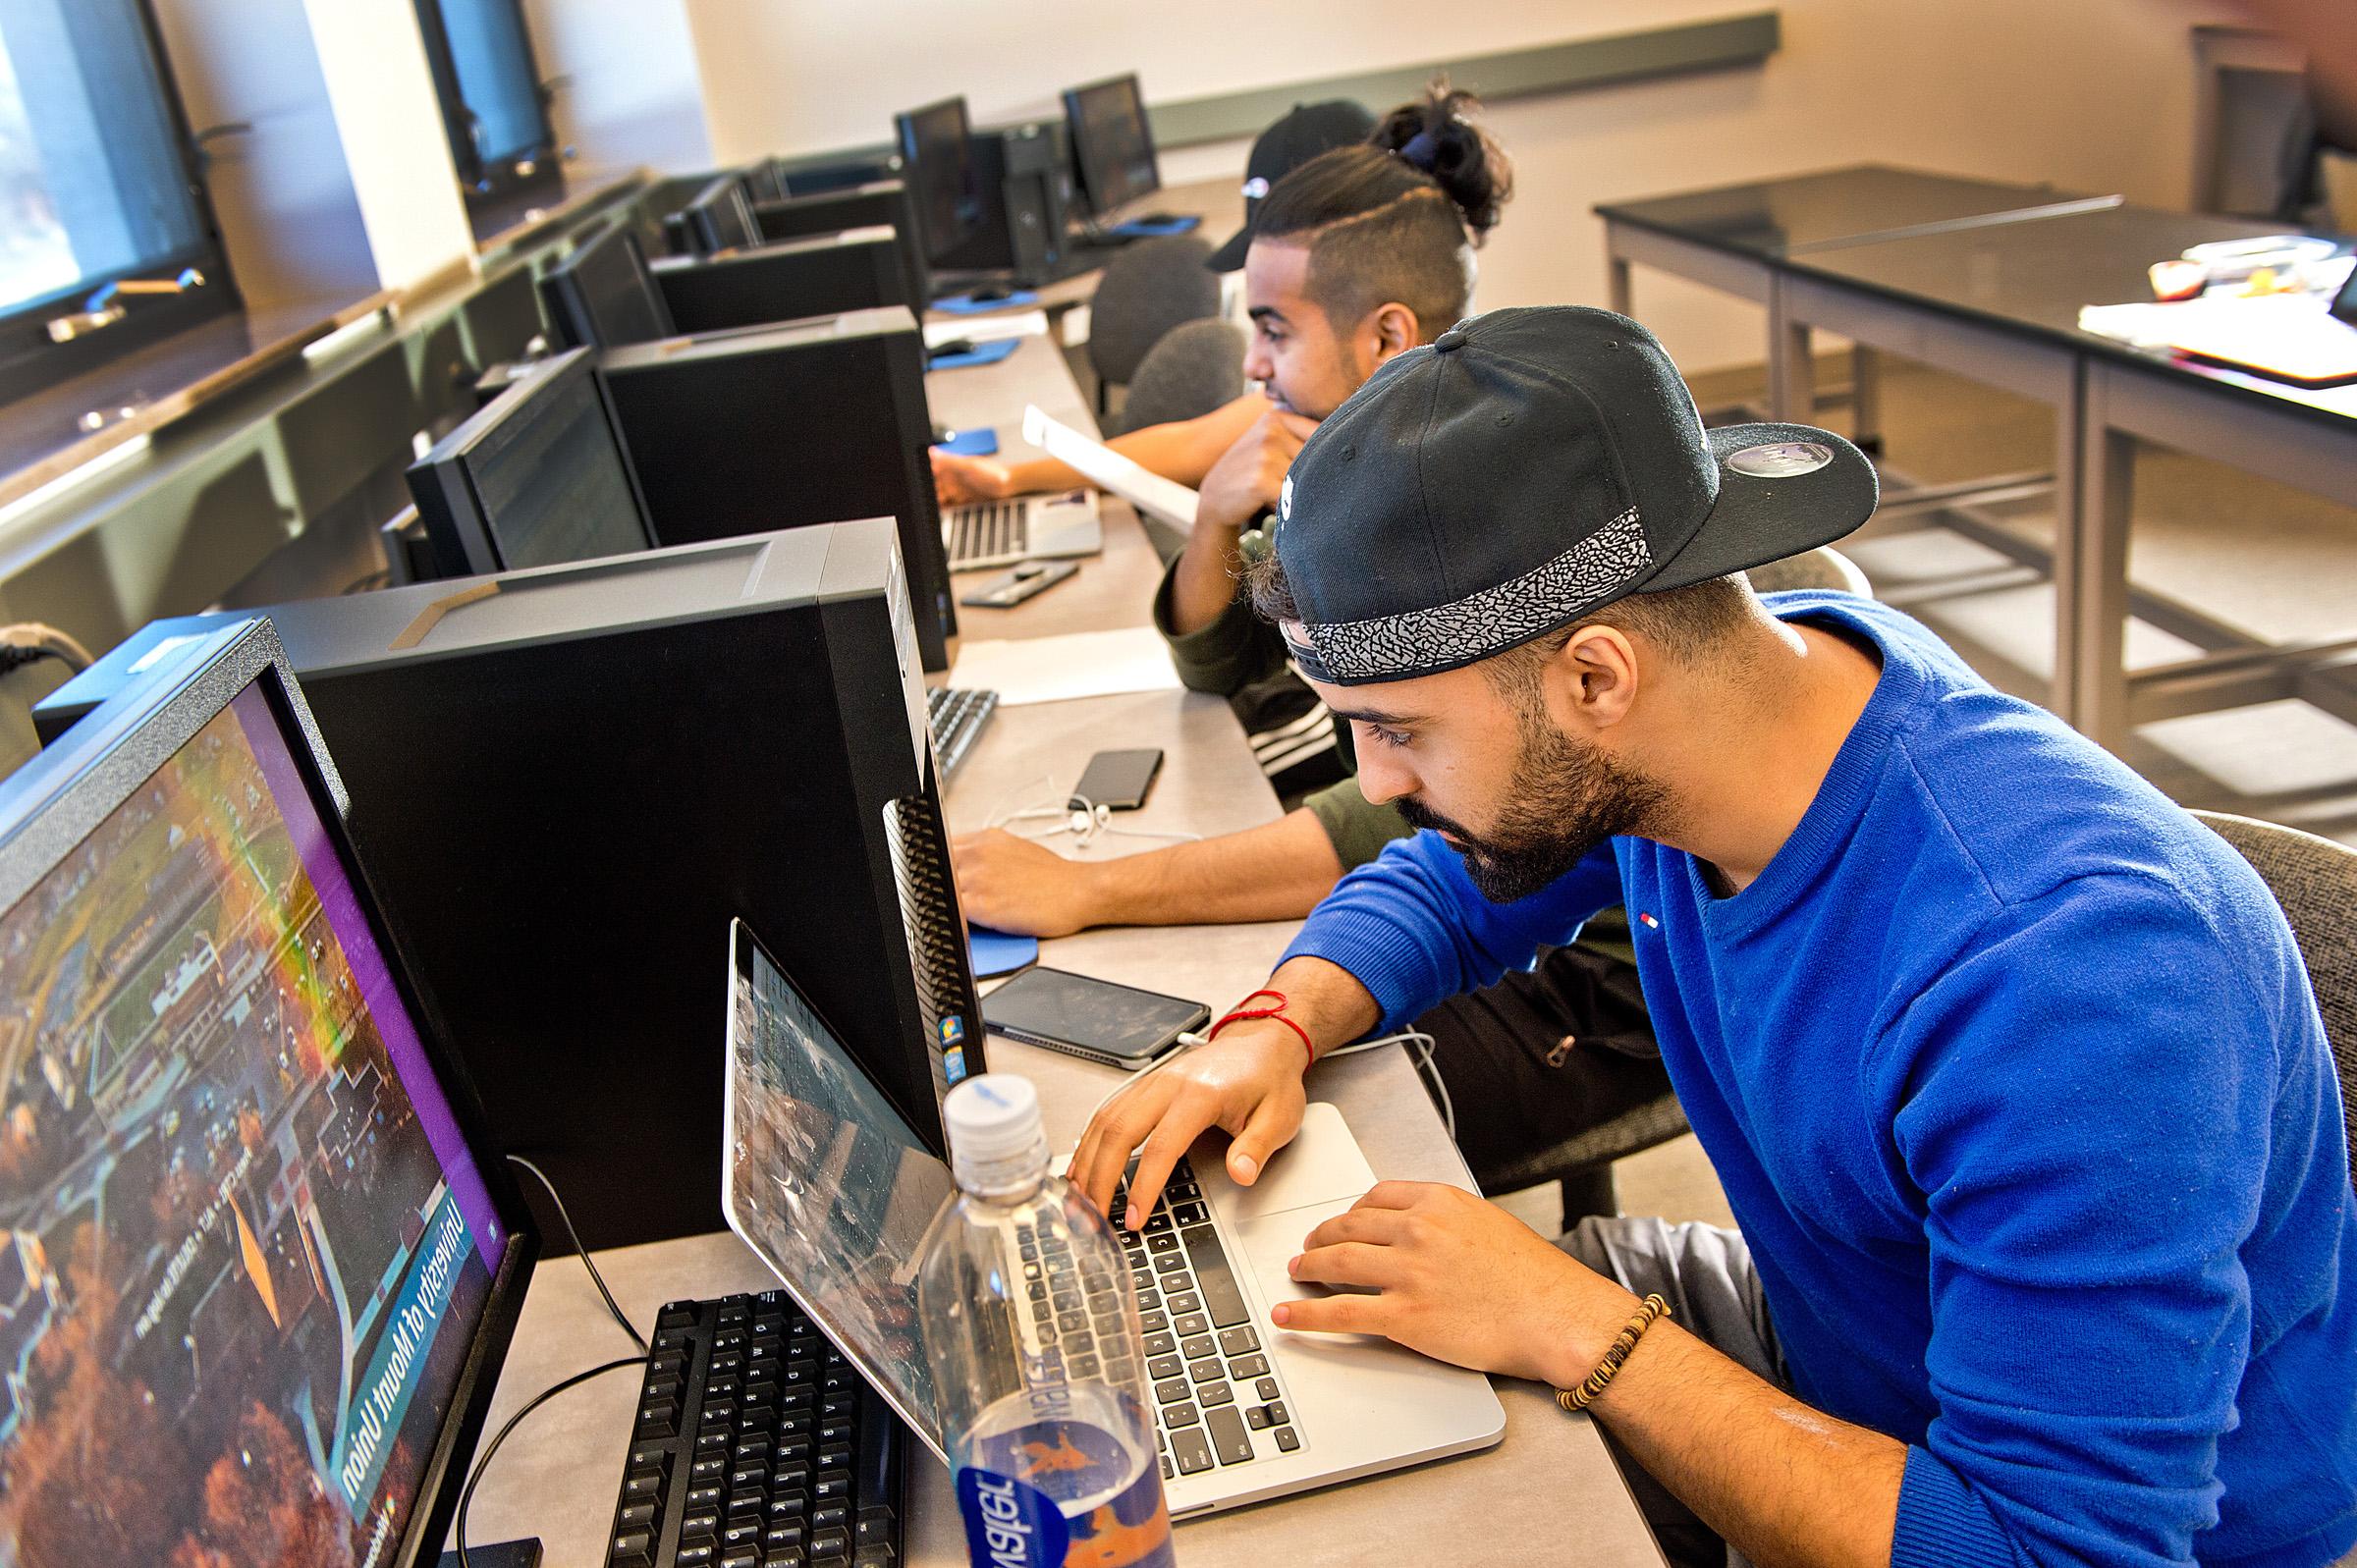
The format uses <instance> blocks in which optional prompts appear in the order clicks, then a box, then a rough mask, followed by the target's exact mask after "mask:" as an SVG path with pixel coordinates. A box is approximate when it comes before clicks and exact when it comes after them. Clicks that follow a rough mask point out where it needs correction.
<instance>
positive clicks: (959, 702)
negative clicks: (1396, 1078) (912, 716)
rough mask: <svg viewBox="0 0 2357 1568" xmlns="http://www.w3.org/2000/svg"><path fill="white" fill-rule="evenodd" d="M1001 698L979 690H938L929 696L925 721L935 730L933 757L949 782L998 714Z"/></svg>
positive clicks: (976, 688)
mask: <svg viewBox="0 0 2357 1568" xmlns="http://www.w3.org/2000/svg"><path fill="white" fill-rule="evenodd" d="M998 707H999V694H998V693H997V692H995V691H985V690H982V689H980V688H978V687H964V686H958V687H952V686H934V687H931V688H930V689H928V690H927V691H926V692H925V717H926V718H927V719H928V720H930V721H931V723H932V728H933V757H934V760H935V761H936V762H938V763H939V764H940V765H941V776H942V778H943V779H945V780H946V779H948V778H949V777H950V776H951V775H952V774H954V773H956V772H957V771H958V765H959V763H961V762H963V761H964V760H965V754H966V753H967V752H968V751H970V750H972V749H973V744H974V737H975V736H977V735H979V734H981V732H982V726H983V725H984V724H986V723H988V722H989V719H990V716H991V715H992V714H994V713H996V712H997V711H998Z"/></svg>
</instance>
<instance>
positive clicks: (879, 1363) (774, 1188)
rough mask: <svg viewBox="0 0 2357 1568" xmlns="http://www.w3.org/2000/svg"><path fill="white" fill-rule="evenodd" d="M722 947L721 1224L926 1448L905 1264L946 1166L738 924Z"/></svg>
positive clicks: (923, 1392) (931, 1406)
mask: <svg viewBox="0 0 2357 1568" xmlns="http://www.w3.org/2000/svg"><path fill="white" fill-rule="evenodd" d="M731 942H732V947H733V949H734V957H733V971H732V975H731V985H732V992H731V996H730V1017H729V1051H730V1055H731V1060H730V1063H729V1080H728V1126H729V1151H728V1171H727V1175H726V1178H725V1179H726V1181H727V1183H728V1191H727V1192H726V1193H725V1194H724V1197H725V1200H726V1202H727V1205H728V1210H729V1216H730V1219H731V1221H732V1223H733V1224H734V1225H735V1226H736V1227H737V1229H738V1230H739V1232H740V1234H742V1235H743V1236H744V1237H745V1239H746V1240H747V1241H748V1242H750V1243H751V1244H752V1245H753V1247H754V1249H755V1250H756V1251H757V1252H760V1253H761V1254H762V1255H763V1256H764V1258H765V1259H766V1260H767V1261H768V1262H769V1263H770V1264H771V1265H772V1267H773V1268H775V1269H776V1270H777V1271H778V1272H779V1273H780V1275H781V1276H782V1277H784V1278H785V1279H786V1281H787V1282H788V1284H790V1285H791V1286H792V1287H793V1289H794V1294H795V1299H796V1300H797V1301H799V1302H800V1303H801V1305H802V1307H803V1309H804V1310H805V1311H807V1312H808V1313H809V1314H810V1316H811V1317H812V1318H813V1319H815V1320H817V1322H818V1324H819V1325H820V1326H821V1327H822V1328H824V1329H825V1330H826V1331H827V1333H828V1334H829V1335H830V1336H831V1337H833V1338H834V1339H835V1340H836V1341H837V1342H838V1343H840V1344H841V1345H842V1346H843V1347H844V1349H845V1351H846V1352H847V1353H848V1354H850V1355H851V1356H852V1357H853V1358H854V1359H855V1360H856V1361H858V1362H859V1363H860V1369H861V1370H862V1371H863V1372H865V1373H866V1374H867V1375H868V1377H869V1379H871V1380H873V1381H874V1382H875V1383H876V1385H877V1388H878V1390H879V1391H880V1392H882V1393H883V1394H884V1395H885V1396H886V1397H887V1398H888V1399H889V1400H890V1401H891V1402H892V1404H893V1405H894V1406H895V1407H896V1408H897V1409H898V1410H899V1411H900V1412H901V1414H902V1415H903V1416H904V1417H905V1418H906V1419H907V1420H908V1421H909V1422H910V1423H911V1424H912V1425H914V1426H916V1427H917V1428H918V1429H919V1431H920V1433H923V1434H924V1435H926V1436H927V1437H929V1438H930V1439H931V1440H932V1441H933V1443H934V1445H935V1446H936V1447H938V1446H939V1445H940V1440H941V1419H940V1414H939V1411H940V1406H939V1405H938V1404H937V1403H936V1401H935V1399H934V1397H933V1384H932V1379H931V1377H930V1376H929V1375H928V1373H927V1371H926V1366H925V1353H924V1347H923V1345H922V1343H921V1342H920V1341H919V1339H918V1337H917V1326H916V1274H915V1267H916V1256H917V1247H918V1244H919V1243H920V1242H922V1240H923V1239H924V1235H925V1231H926V1229H927V1228H928V1227H929V1226H930V1225H931V1224H932V1223H933V1217H934V1216H935V1215H936V1214H938V1213H939V1212H940V1210H941V1206H942V1203H943V1201H944V1200H946V1199H947V1198H948V1197H949V1196H950V1193H951V1191H952V1182H951V1180H950V1171H949V1167H948V1166H947V1165H945V1164H943V1163H942V1162H941V1161H940V1160H938V1159H936V1158H935V1157H934V1156H933V1155H932V1154H931V1153H930V1152H928V1151H927V1150H926V1149H925V1148H924V1146H923V1145H921V1144H920V1143H918V1142H917V1139H916V1135H915V1133H913V1132H911V1131H910V1130H909V1128H908V1123H907V1122H906V1121H905V1120H904V1119H903V1117H902V1116H901V1114H900V1112H899V1111H897V1110H895V1109H894V1108H892V1103H891V1102H890V1101H888V1100H886V1099H885V1098H884V1094H883V1091H881V1090H879V1089H878V1088H877V1087H876V1086H875V1084H874V1082H873V1081H871V1080H870V1079H869V1078H868V1076H867V1074H866V1073H865V1072H863V1071H862V1070H861V1069H860V1067H859V1065H858V1063H857V1062H855V1061H854V1060H852V1059H851V1055H850V1051H849V1050H848V1049H847V1048H846V1047H845V1046H844V1044H843V1042H842V1040H841V1039H840V1038H838V1037H837V1035H836V1034H835V1032H834V1031H833V1030H831V1029H829V1028H828V1027H827V1025H826V1023H825V1021H824V1020H823V1019H821V1018H820V1017H819V1016H818V1014H817V1012H816V1011H815V1010H813V1009H812V1007H811V1006H810V1003H809V1002H808V1000H805V999H804V998H803V997H802V995H801V993H800V992H798V991H796V990H795V987H794V983H793V982H792V981H790V980H788V979H787V978H786V976H785V974H784V973H783V972H782V971H781V970H780V969H779V968H778V966H777V964H776V963H775V961H773V960H772V959H771V958H770V956H769V954H768V953H767V952H766V951H764V950H763V949H762V947H761V945H760V944H759V943H758V942H756V941H753V940H752V939H751V937H750V936H749V934H748V933H747V932H746V930H745V928H744V927H743V925H741V924H739V925H737V926H736V927H735V928H734V929H733V931H732V933H731Z"/></svg>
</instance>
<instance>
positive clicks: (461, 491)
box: [401, 349, 654, 581]
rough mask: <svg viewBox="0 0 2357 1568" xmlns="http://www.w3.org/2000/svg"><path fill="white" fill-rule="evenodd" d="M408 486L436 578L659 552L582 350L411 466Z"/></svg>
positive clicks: (519, 384) (541, 366)
mask: <svg viewBox="0 0 2357 1568" xmlns="http://www.w3.org/2000/svg"><path fill="white" fill-rule="evenodd" d="M409 482H410V494H411V496H412V497H414V498H415V500H416V503H417V514H418V516H419V519H420V520H421V521H422V523H423V524H424V527H425V532H426V537H427V539H428V540H429V541H430V543H431V547H432V553H433V562H434V568H435V570H434V571H433V573H432V575H434V576H439V577H460V576H467V575H471V574H476V573H481V572H487V571H505V570H508V569H511V568H518V567H546V566H555V565H558V564H560V563H563V562H568V561H590V560H594V559H596V558H597V557H600V556H614V555H624V554H628V553H630V552H631V551H636V550H644V549H646V548H647V547H648V546H650V545H651V544H653V543H654V536H653V534H652V533H651V532H650V531H649V530H648V528H647V524H646V505H645V503H644V501H642V500H641V499H640V497H639V494H638V480H637V476H636V475H635V474H634V473H632V472H631V471H630V456H629V454H628V452H627V451H626V450H625V449H624V446H623V442H622V434H621V431H620V429H619V428H618V426H617V424H616V422H615V418H614V410H613V408H612V407H611V406H609V405H608V404H607V402H606V395H605V388H604V385H603V383H601V382H600V381H599V380H598V378H597V376H596V374H595V372H594V371H593V370H592V369H591V367H590V351H588V350H585V349H574V350H569V351H566V352H564V353H562V354H558V355H556V356H555V357H553V358H549V359H544V360H541V361H539V362H538V363H536V364H534V365H532V366H530V367H529V368H528V369H527V370H525V371H524V372H523V374H522V375H521V376H520V377H519V378H518V379H517V381H516V382H515V384H514V385H512V386H510V387H509V388H508V390H507V391H505V392H503V393H501V394H500V395H499V396H498V397H497V398H495V399H493V400H492V402H491V403H490V404H489V405H488V406H486V407H484V408H483V409H482V410H481V411H480V412H478V413H476V414H475V415H474V416H473V417H472V418H470V419H468V420H467V421H466V423H465V424H463V425H461V426H459V428H458V429H456V430H454V431H452V432H451V433H450V434H449V435H447V436H445V437H443V438H442V440H441V441H439V442H437V443H436V444H435V445H434V448H433V450H432V451H430V452H428V453H427V454H426V455H425V456H424V457H423V458H420V459H419V460H417V461H416V462H415V463H414V464H412V465H411V468H410V470H409ZM401 580H403V581H410V580H415V579H411V578H406V577H405V578H402V579H401Z"/></svg>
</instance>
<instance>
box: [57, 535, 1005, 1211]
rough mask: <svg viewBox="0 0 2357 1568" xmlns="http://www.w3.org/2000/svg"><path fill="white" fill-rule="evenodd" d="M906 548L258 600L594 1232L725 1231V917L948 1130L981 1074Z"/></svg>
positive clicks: (426, 968) (421, 933)
mask: <svg viewBox="0 0 2357 1568" xmlns="http://www.w3.org/2000/svg"><path fill="white" fill-rule="evenodd" d="M893 540H894V531H893V529H892V528H891V527H890V525H889V524H887V523H885V522H884V521H883V520H882V519H870V520H868V521H865V522H854V523H846V524H842V525H839V526H836V527H831V528H809V529H798V530H795V531H794V532H790V533H784V534H775V535H770V536H767V537H764V538H751V539H733V540H728V541H724V542H721V543H717V544H708V545H703V546H699V547H691V548H687V549H682V550H669V551H656V552H651V553H649V554H646V555H641V556H636V557H629V558H624V559H620V560H612V561H602V562H594V563H589V564H586V565H583V566H577V567H558V568H545V569H543V570H539V571H530V572H521V573H511V574H509V575H508V576H505V577H501V578H480V579H470V580H467V581H463V582H457V583H427V584H420V585H418V586H416V587H412V588H397V589H389V590H386V591H384V592H381V593H373V594H357V595H352V596H348V597H344V598H337V599H321V600H308V601H304V602H302V603H299V604H292V605H285V606H280V607H278V608H276V609H273V610H270V611H267V612H256V613H257V614H267V615H269V616H270V618H271V619H272V621H273V622H274V623H275V624H276V625H278V627H279V628H280V634H281V639H282V641H283V642H284V643H285V645H286V649H287V657H288V659H289V661H290V663H291V664H292V665H293V666H294V668H295V669H296V671H297V673H298V675H299V676H301V680H302V686H303V690H304V692H305V694H306V695H307V696H308V697H309V699H310V706H311V710H312V712H313V713H314V714H315V715H316V716H317V719H318V724H319V729H320V731H321V733H322V734H323V735H324V736H325V737H326V741H327V745H328V747H329V749H330V750H331V751H332V752H333V754H334V755H335V758H336V762H337V766H338V767H339V769H340V770H341V772H342V774H343V777H344V781H345V784H346V786H347V787H348V789H349V790H350V793H351V797H352V811H351V831H352V835H353V838H354V841H355V843H356V847H357V849H358V852H359V855H360V858H361V862H362V864H363V865H365V866H366V868H367V870H368V874H369V878H370V881H371V882H372V883H373V885H374V886H375V887H376V889H377V891H378V893H379V896H380V897H381V898H382V900H383V903H384V906H385V909H386V912H387V915H388V918H389V920H390V922H391V924H392V927H393V930H394V933H395V935H396V937H397V938H398V939H399V940H400V942H401V943H402V945H403V947H404V949H405V950H406V952H407V953H408V955H409V958H410V960H411V964H412V966H413V967H414V969H415V972H416V973H417V974H418V975H420V976H421V977H422V979H423V982H424V985H425V986H426V988H427V989H428V990H429V991H430V992H431V993H432V994H433V996H434V997H435V998H436V999H437V1000H439V1002H440V1004H441V1009H442V1012H443V1014H444V1015H445V1017H446V1018H447V1019H448V1021H449V1024H450V1026H451V1029H450V1033H451V1038H452V1039H453V1040H454V1041H455V1042H456V1043H457V1046H458V1050H459V1052H460V1054H461V1055H462V1056H463V1057H464V1058H465V1060H466V1067H467V1070H468V1072H469V1074H470V1075H471V1077H472V1078H473V1080H474V1083H475V1086H476V1088H477V1089H478V1090H479V1091H480V1093H481V1097H482V1101H483V1104H484V1107H485V1109H486V1113H487V1115H488V1118H489V1124H490V1129H491V1134H492V1136H493V1138H494V1139H495V1140H496V1141H497V1142H498V1143H499V1145H500V1146H501V1147H502V1148H503V1149H505V1150H507V1151H509V1152H512V1153H516V1154H521V1155H524V1156H525V1157H526V1158H529V1159H531V1160H533V1161H535V1162H538V1163H539V1164H541V1165H542V1166H543V1167H545V1168H546V1169H547V1170H548V1172H549V1174H550V1175H551V1176H552V1177H554V1178H555V1180H556V1184H557V1186H558V1188H559V1189H560V1190H562V1191H563V1192H564V1193H565V1195H566V1201H567V1205H568V1207H569V1208H570V1209H571V1210H572V1213H573V1217H574V1220H575V1221H576V1224H577V1225H578V1226H579V1228H580V1231H581V1238H582V1240H583V1242H584V1243H585V1244H586V1245H588V1246H589V1247H592V1248H596V1247H603V1246H617V1245H623V1244H626V1243H630V1242H638V1241H650V1240H655V1239H658V1238H661V1237H666V1236H679V1235H693V1234H699V1233H702V1232H705V1231H710V1230H717V1229H719V1228H721V1225H722V1216H721V1213H720V1201H719V1200H720V1171H721V1093H722V1089H721V1086H722V1064H723V1058H724V1054H725V1053H724V1049H723V1046H724V1034H725V1028H726V1021H727V1010H726V1008H727V989H726V986H725V984H724V981H725V974H726V956H727V946H728V926H729V921H730V920H731V919H733V918H742V919H743V920H745V921H746V922H747V923H748V924H750V925H751V926H752V928H753V929H754V930H756V931H758V932H760V933H761V934H762V937H763V940H764V942H765V943H766V944H767V945H768V946H769V947H770V948H771V950H772V951H774V952H775V953H776V954H777V956H778V958H779V959H780V961H781V962H783V963H784V964H785V965H786V966H787V967H788V968H789V969H790V970H791V971H792V972H793V974H794V975H795V978H796V979H797V980H798V981H800V982H801V983H802V984H803V985H804V986H805V988H806V989H807V990H808V991H809V992H810V995H811V997H812V1000H814V1001H816V1002H817V1003H818V1005H819V1006H820V1007H821V1008H822V1009H823V1010H824V1011H825V1014H826V1016H827V1017H828V1018H829V1019H831V1020H833V1021H834V1022H835V1024H836V1025H837V1027H838V1028H840V1029H842V1030H843V1031H844V1033H845V1035H846V1037H847V1038H848V1039H849V1040H850V1043H851V1045H852V1048H853V1049H854V1050H856V1051H858V1052H859V1053H860V1054H861V1057H862V1059H863V1060H865V1061H866V1062H867V1063H868V1064H869V1065H870V1066H871V1067H873V1068H874V1069H875V1071H876V1075H877V1077H878V1079H879V1080H880V1081H881V1082H882V1083H883V1084H884V1086H885V1087H886V1089H887V1090H888V1091H889V1092H890V1093H891V1094H892V1096H893V1099H894V1101H895V1103H896V1104H897V1105H899V1107H900V1108H901V1109H902V1110H903V1111H904V1112H905V1113H906V1114H907V1116H908V1118H909V1120H910V1123H911V1125H913V1126H915V1127H917V1128H919V1129H920V1130H921V1131H922V1132H923V1133H924V1134H925V1136H926V1137H927V1138H928V1139H930V1140H932V1141H933V1142H934V1144H935V1147H936V1148H939V1147H940V1126H941V1120H940V1113H939V1098H940V1096H941V1094H943V1093H945V1092H946V1090H947V1087H948V1085H949V1082H950V1081H951V1079H952V1076H953V1074H962V1073H964V1072H968V1071H977V1072H978V1071H980V1070H981V1049H982V1047H981V1012H980V1004H979V1002H978V1001H977V1000H975V995H974V990H973V982H972V979H971V976H970V972H969V969H968V967H967V963H966V958H965V948H964V940H963V929H964V928H963V921H962V918H961V917H960V915H959V908H958V901H957V891H956V887H955V884H954V883H953V881H952V879H951V873H950V864H949V856H948V849H947V840H946V838H944V836H943V829H942V820H941V811H940V798H939V794H938V792H937V789H936V787H935V784H934V770H933V764H932V756H931V742H930V738H929V735H928V731H927V729H926V725H925V709H924V691H923V686H922V677H921V676H920V675H919V673H918V670H917V667H916V661H915V658H914V655H913V647H912V637H911V632H910V628H909V625H908V621H907V612H906V609H905V604H906V601H905V599H904V596H903V595H902V594H901V593H900V592H899V591H898V588H897V581H898V573H899V566H898V558H897V554H896V552H895V551H894V549H893ZM487 589H491V590H495V591H485V590H487ZM150 645H151V646H152V642H151V644H150ZM102 663H103V662H102ZM96 673H97V672H96V671H95V670H94V671H93V672H92V674H96ZM119 678H120V673H119V672H118V679H119ZM533 1196H534V1198H535V1199H536V1198H537V1195H536V1194H535V1195H533ZM544 1218H545V1219H546V1220H547V1221H549V1222H548V1223H544V1224H543V1225H542V1227H541V1232H542V1234H543V1236H549V1237H553V1236H559V1235H562V1234H563V1232H562V1230H561V1229H560V1228H556V1227H555V1226H554V1225H553V1220H554V1216H553V1215H549V1216H546V1217H544Z"/></svg>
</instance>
